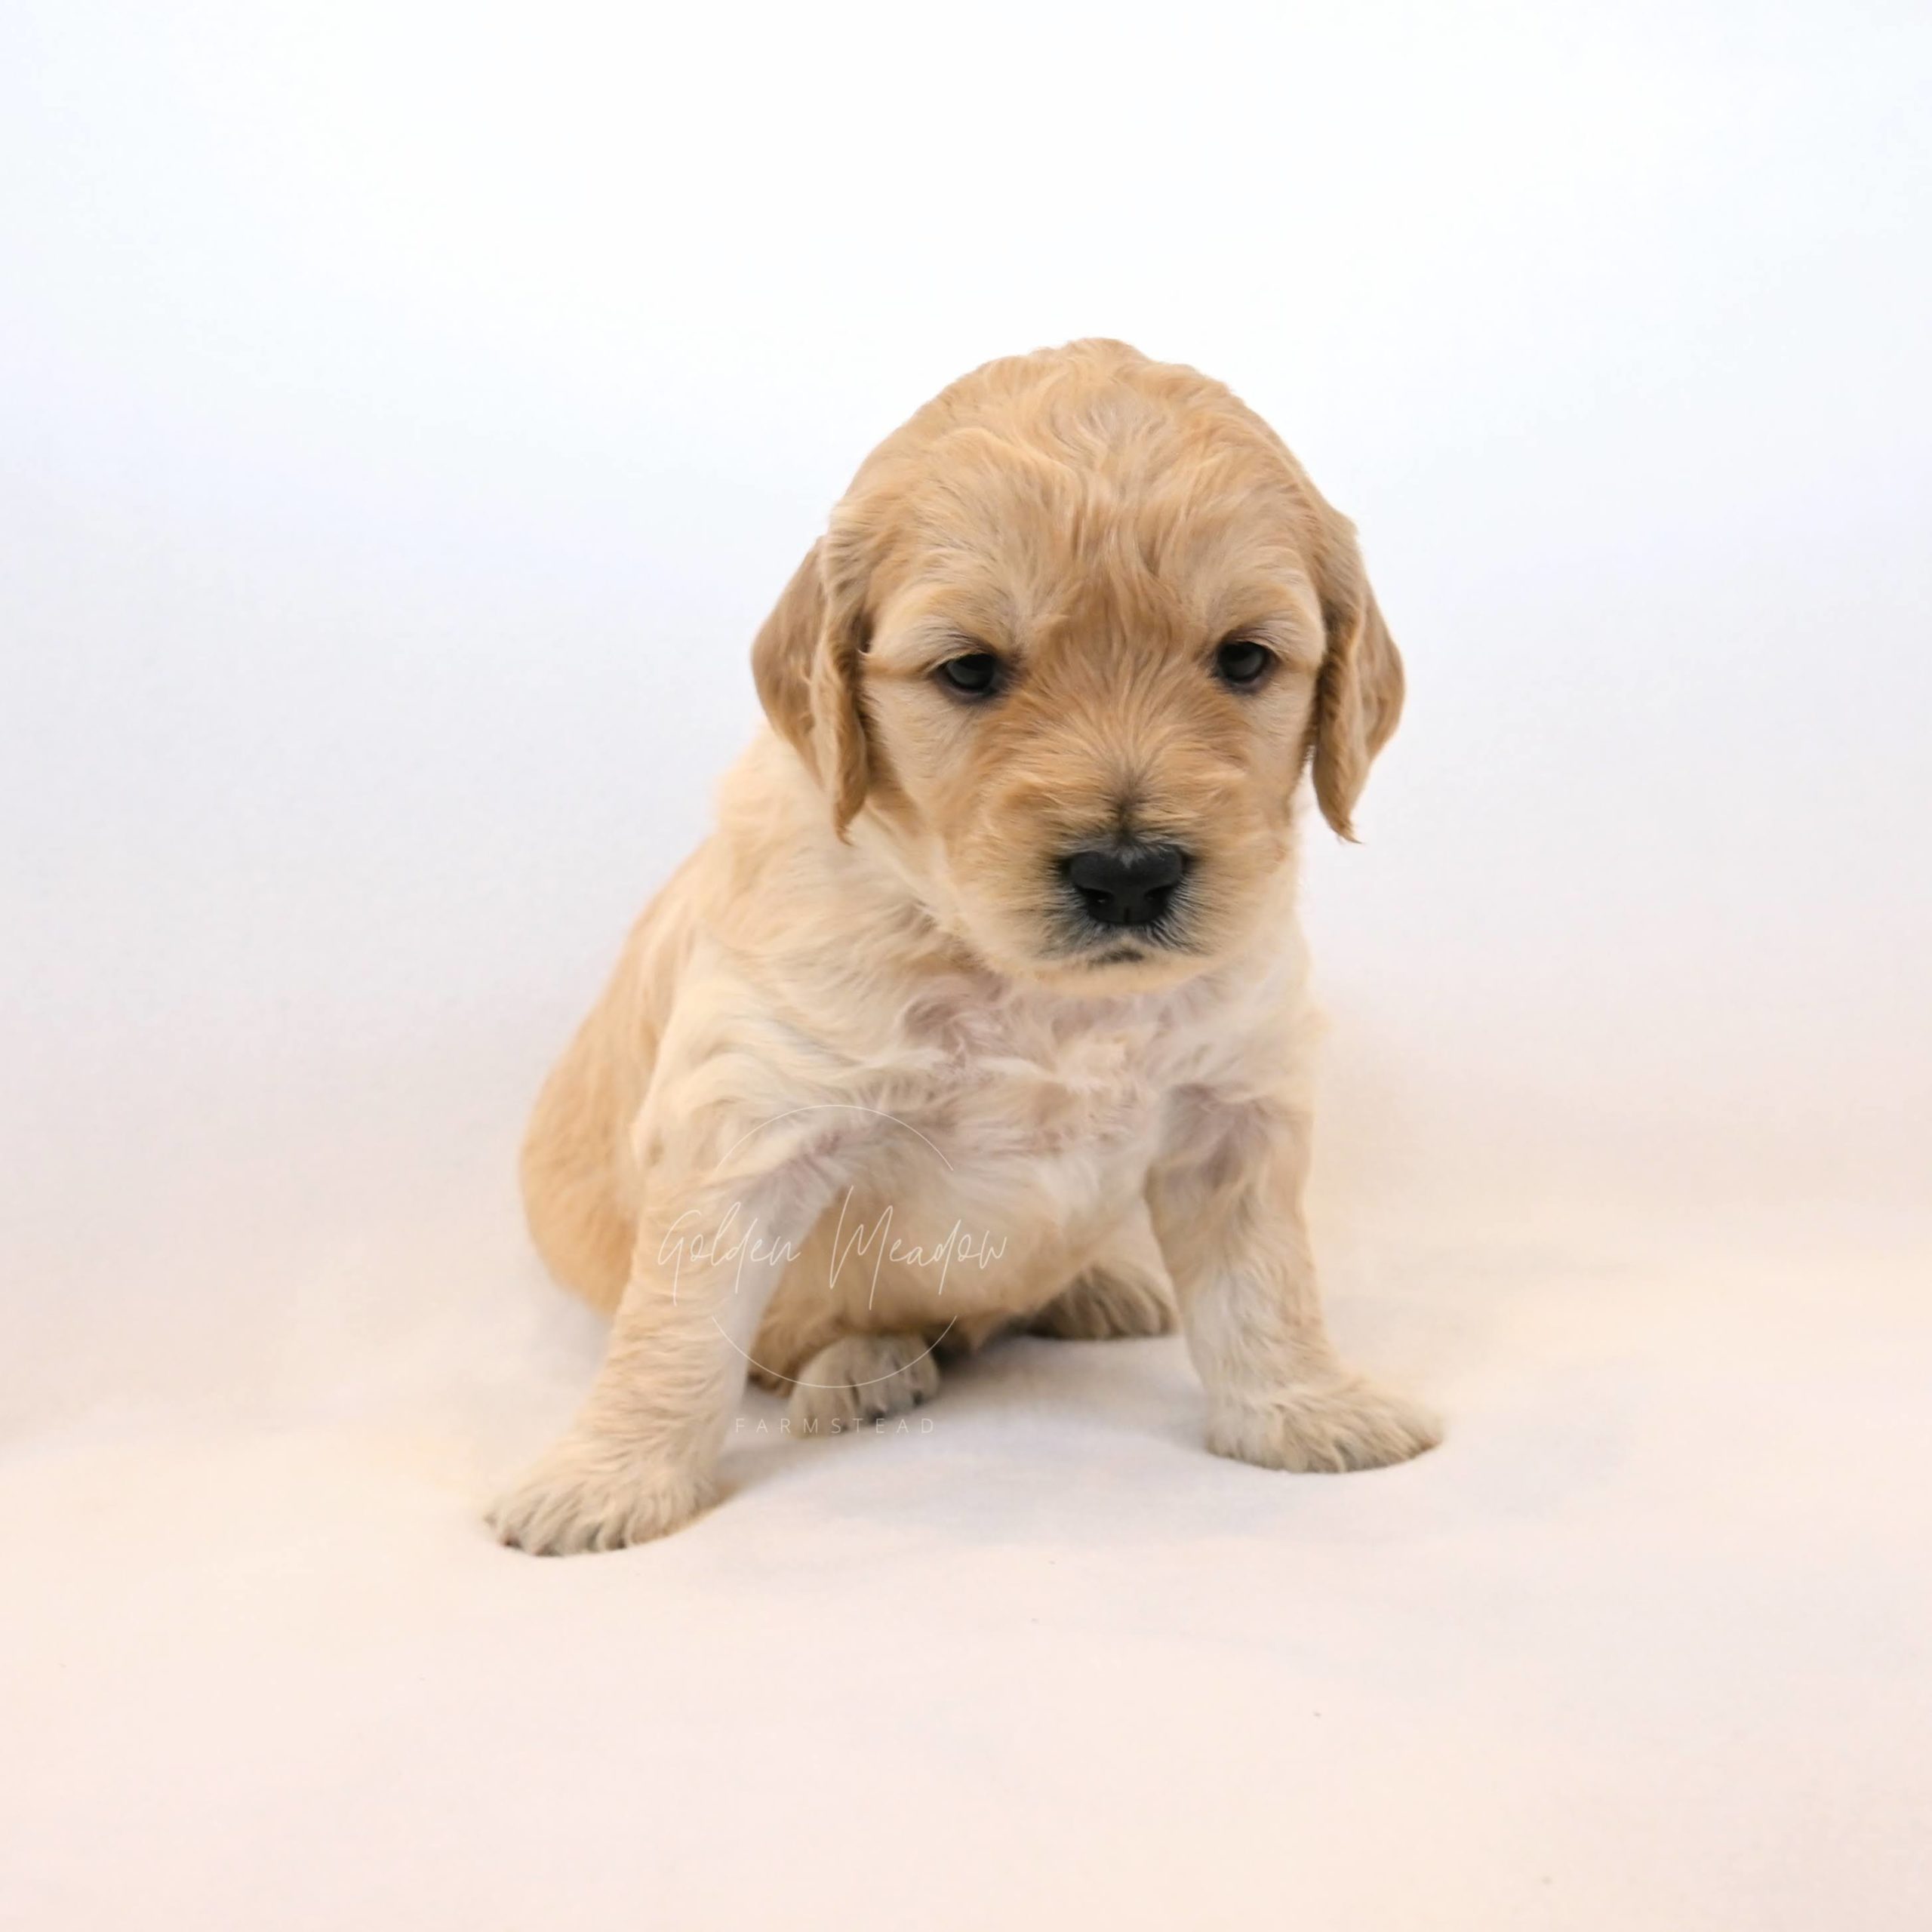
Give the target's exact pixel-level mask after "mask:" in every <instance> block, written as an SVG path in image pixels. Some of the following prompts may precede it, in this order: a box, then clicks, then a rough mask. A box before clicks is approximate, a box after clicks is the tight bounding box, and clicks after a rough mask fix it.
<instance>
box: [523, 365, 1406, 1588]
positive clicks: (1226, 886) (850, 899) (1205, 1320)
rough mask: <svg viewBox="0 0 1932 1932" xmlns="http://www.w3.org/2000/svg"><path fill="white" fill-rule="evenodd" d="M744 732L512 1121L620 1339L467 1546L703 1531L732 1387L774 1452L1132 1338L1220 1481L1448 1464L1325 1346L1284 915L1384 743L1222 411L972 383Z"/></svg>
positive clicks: (878, 463)
mask: <svg viewBox="0 0 1932 1932" xmlns="http://www.w3.org/2000/svg"><path fill="white" fill-rule="evenodd" d="M752 665H753V669H754V670H755V674H756V678H757V683H758V694H759V697H760V699H761V701H762V703H763V706H764V710H765V712H766V714H767V716H768V719H769V721H770V729H768V730H767V731H761V733H760V734H759V735H758V738H757V739H756V740H755V742H754V743H753V744H752V746H751V748H750V749H749V751H748V752H746V754H745V755H744V757H743V759H742V760H741V761H740V763H739V764H738V765H737V768H736V769H735V770H734V771H733V772H732V773H731V775H730V776H729V777H728V779H727V780H726V781H725V783H724V787H723V789H722V792H721V797H720V801H719V808H718V828H717V829H716V831H715V832H714V833H713V834H712V835H711V837H710V838H709V839H707V840H706V842H705V843H704V844H703V845H702V846H701V847H700V848H699V849H698V851H697V852H696V853H695V854H694V855H693V856H692V857H691V858H690V859H689V860H687V861H686V863H685V865H684V866H683V868H682V869H681V870H680V871H679V872H678V873H677V874H676V875H675V876H674V877H673V878H672V880H671V881H670V883H669V884H668V885H666V887H665V888H664V890H663V892H662V893H661V894H660V895H659V896H658V897H657V900H656V902H655V903H654V904H653V905H652V906H651V908H650V909H649V910H648V912H645V915H644V917H643V918H641V920H640V921H638V924H637V926H636V928H635V929H634V931H632V934H631V935H630V937H629V942H628V943H627V944H626V946H625V948H624V951H623V956H622V958H620V961H619V962H618V965H617V971H616V974H615V975H614V977H613V978H612V980H611V983H610V984H609V986H608V987H607V989H605V993H604V995H603V997H602V998H601V1000H600V1001H598V1004H597V1005H596V1006H595V1008H594V1009H593V1010H592V1012H591V1014H590V1015H589V1018H588V1019H586V1020H585V1022H584V1023H583V1026H582V1028H581V1029H580V1031H579V1032H578V1034H577V1037H576V1038H575V1039H574V1041H572V1043H571V1046H570V1048H569V1049H568V1051H567V1052H566V1053H565V1055H564V1057H563V1059H562V1060H561V1063H559V1064H558V1066H557V1068H556V1069H555V1072H552V1075H550V1078H549V1081H548V1083H547V1084H546V1086H545V1088H543V1094H542V1096H541V1097H540V1100H538V1102H537V1109H536V1113H535V1117H534V1119H533V1120H532V1121H531V1126H530V1131H529V1135H528V1140H527V1143H526V1144H525V1149H524V1154H523V1163H522V1178H523V1187H524V1196H525V1204H526V1207H527V1209H528V1214H529V1219H530V1225H531V1231H532V1232H533V1234H534V1237H535V1238H536V1241H537V1246H538V1247H539V1249H540V1251H542V1254H543V1257H544V1259H545V1260H546V1262H547V1263H548V1264H549V1267H550V1268H551V1269H552V1272H554V1273H555V1275H557V1277H558V1278H559V1279H560V1280H561V1281H564V1282H565V1283H566V1284H568V1285H569V1286H570V1287H572V1288H574V1289H575V1290H577V1291H578V1292H579V1293H580V1294H583V1295H584V1296H585V1297H587V1298H588V1299H589V1300H591V1301H592V1303H595V1305H596V1306H598V1307H599V1308H601V1309H606V1310H608V1311H609V1312H610V1313H611V1315H612V1316H613V1323H612V1327H611V1340H610V1345H609V1349H608V1353H607V1355H606V1356H605V1361H604V1364H603V1367H602V1368H601V1371H600V1372H599V1374H598V1377H597V1380H596V1383H595V1386H594V1388H593V1389H592V1392H591V1393H590V1395H589V1398H588V1399H587V1401H586V1402H585V1404H584V1406H583V1409H582V1411H581V1412H580V1414H579V1415H578V1417H577V1420H576V1421H575V1422H574V1424H573V1425H572V1426H571V1429H569V1431H568V1433H567V1434H566V1435H565V1436H564V1438H563V1439H562V1440H561V1441H560V1442H558V1444H556V1446H555V1447H554V1448H552V1450H551V1451H549V1454H547V1455H546V1456H545V1457H543V1460H541V1461H540V1463H538V1464H537V1466H536V1467H535V1468H534V1469H533V1470H531V1472H530V1473H529V1474H528V1475H527V1476H526V1477H525V1479H524V1480H523V1481H522V1482H521V1483H520V1484H518V1486H517V1487H515V1488H514V1489H513V1490H512V1491H511V1492H510V1493H509V1494H508V1495H507V1496H506V1497H503V1500H501V1501H500V1503H498V1504H497V1507H496V1509H495V1512H494V1517H493V1521H494V1524H495V1527H496V1528H497V1532H498V1534H500V1536H501V1537H502V1538H503V1540H504V1541H505V1542H506V1543H512V1544H514V1545H515V1546H518V1547H519V1548H521V1549H527V1550H531V1551H535V1552H544V1553H560V1552H569V1551H576V1550H589V1549H616V1548H618V1547H620V1546H623V1545H624V1544H627V1543H636V1542H638V1541H641V1540H644V1539H645V1538H648V1537H657V1536H662V1535H663V1534H665V1533H666V1531H671V1530H674V1529H676V1528H677V1527H678V1526H679V1525H680V1524H683V1523H685V1522H687V1521H689V1520H690V1519H691V1517H692V1516H693V1515H695V1514H696V1513H697V1512H698V1511H699V1510H700V1509H703V1507H704V1506H705V1505H706V1503H707V1502H708V1501H709V1500H710V1498H711V1496H712V1486H713V1480H714V1466H715V1461H716V1459H717V1456H718V1451H719V1448H720V1446H721V1437H722V1436H723V1435H724V1432H725V1430H726V1429H727V1427H728V1423H729V1420H730V1418H731V1415H732V1414H733V1412H734V1408H735V1407H736V1404H737V1398H738V1395H739V1392H740V1389H741V1388H742V1386H743V1381H744V1378H745V1377H746V1374H747V1373H748V1372H749V1373H750V1374H754V1375H755V1376H757V1377H759V1378H760V1379H761V1380H764V1381H765V1382H767V1383H770V1384H771V1385H773V1386H779V1387H784V1388H789V1389H790V1391H791V1395H790V1411H789V1414H790V1418H791V1424H792V1427H793V1428H794V1429H795V1431H796V1432H798V1433H800V1434H811V1433H814V1432H820V1433H826V1434H832V1433H837V1432H840V1431H841V1430H843V1429H847V1428H849V1427H851V1426H855V1425H857V1424H859V1423H863V1422H866V1421H867V1420H870V1419H872V1418H876V1417H882V1416H885V1415H888V1414H893V1413H894V1412H896V1411H899V1410H901V1409H903V1408H905V1407H909V1406H910V1405H911V1404H913V1403H915V1402H917V1401H921V1400H923V1399H924V1398H927V1397H928V1396H930V1395H932V1394H933V1393H934V1391H935V1390H936V1389H937V1382H938V1368H937V1357H938V1355H939V1353H940V1346H941V1344H942V1343H943V1344H945V1345H946V1346H952V1345H955V1344H960V1343H964V1344H966V1345H971V1344H972V1343H975V1342H977V1340H980V1339H982V1338H983V1337H985V1336H986V1335H987V1334H990V1333H992V1331H995V1329H998V1328H999V1327H1001V1326H1003V1325H1006V1324H1013V1323H1024V1324H1031V1325H1032V1326H1034V1327H1038V1328H1041V1329H1043V1330H1044V1331H1047V1332H1050V1333H1057V1334H1074V1335H1084V1336H1100V1335H1107V1334H1146V1333H1152V1332H1155V1331H1158V1330H1159V1329H1161V1328H1162V1327H1165V1326H1166V1325H1168V1318H1169V1311H1170V1304H1169V1301H1168V1293H1169V1291H1168V1282H1169V1281H1171V1283H1172V1286H1173V1291H1174V1294H1176V1296H1177V1298H1178V1301H1179V1306H1180V1318H1181V1321H1182V1323H1183V1326H1184V1327H1185V1330H1186V1337H1187V1341H1188V1344H1189V1349H1190V1350H1191V1352H1192V1355H1193V1358H1194V1361H1195V1364H1196V1366H1197V1367H1198V1370H1199V1371H1200V1374H1201V1380H1202V1381H1203V1383H1204V1384H1205V1385H1206V1389H1207V1444H1208V1447H1210V1448H1211V1449H1213V1450H1214V1451H1217V1452H1218V1453H1220V1454H1223V1455H1226V1456H1233V1457H1240V1458H1241V1460H1244V1461H1247V1462H1250V1463H1259V1464H1261V1465H1262V1466H1264V1467H1266V1468H1269V1469H1303V1470H1315V1469H1322V1470H1341V1469H1373V1468H1375V1467H1377V1466H1380V1465H1381V1464H1383V1463H1395V1462H1399V1461H1401V1460H1403V1459H1404V1457H1411V1456H1414V1455H1416V1454H1418V1453H1419V1452H1420V1451H1423V1450H1424V1449H1426V1448H1428V1447H1430V1446H1431V1445H1432V1444H1434V1443H1435V1441H1437V1440H1438V1426H1437V1424H1436V1423H1435V1421H1434V1420H1432V1418H1431V1417H1429V1415H1428V1414H1426V1412H1424V1411H1422V1410H1421V1409H1420V1408H1417V1407H1415V1406H1414V1405H1413V1404H1411V1403H1410V1402H1408V1401H1405V1400H1404V1399H1402V1398H1401V1397H1399V1396H1397V1395H1392V1394H1390V1393H1388V1392H1385V1391H1383V1390H1382V1389H1378V1388H1377V1387H1376V1386H1374V1385H1373V1384H1372V1383H1369V1382H1367V1381H1366V1380H1364V1379H1363V1378H1362V1377H1360V1376H1358V1375H1356V1374H1352V1373H1351V1372H1350V1371H1349V1370H1348V1369H1347V1368H1346V1367H1344V1366H1343V1364H1341V1362H1340V1361H1338V1360H1337V1357H1336V1355H1335V1353H1334V1349H1333V1348H1332V1347H1331V1345H1330V1343H1329V1340H1328V1338H1327V1334H1326V1333H1325V1331H1324V1327H1323V1323H1322V1316H1321V1303H1320V1300H1319V1297H1318V1293H1317V1291H1316V1287H1315V1274H1314V1269H1313V1266H1312V1262H1311V1260H1310V1256H1309V1242H1308V1236H1307V1232H1306V1228H1305V1226H1304V1224H1303V1216H1302V1207H1301V1195H1302V1189H1303V1178H1304V1176H1305V1174H1306V1170H1307V1166H1308V1160H1309V1100H1308V1057H1309V1047H1310V1040H1311V1035H1312V1025H1311V1020H1310V1015H1309V1005H1308V995H1307V992H1306V978H1307V974H1306V964H1305V955H1304V952H1303V946H1302V943H1301V940H1300V937H1299V934H1298V932H1297V928H1296V924H1295V915H1294V890H1295V873H1296V864H1295V812H1296V808H1295V795H1296V792H1297V787H1298V785H1299V781H1300V776H1301V774H1302V773H1303V770H1304V769H1305V768H1312V775H1313V780H1314V786H1313V789H1314V793H1315V798H1316V800H1317V801H1318V803H1319V805H1320V808H1321V812H1322V814H1323V816H1324V817H1326V818H1327V820H1328V822H1329V823H1330V824H1331V826H1333V827H1334V829H1335V830H1336V831H1337V832H1339V833H1340V834H1341V835H1343V837H1344V838H1346V837H1349V836H1351V833H1350V829H1349V814H1351V812H1352V811H1353V810H1354V808H1355V801H1356V798H1357V797H1358V795H1359V793H1360V792H1361V789H1362V785H1363V782H1364V780H1365V779H1366V778H1367V774H1368V768H1369V764H1370V761H1371V759H1372V758H1374V755H1375V754H1376V753H1377V751H1378V750H1379V749H1380V748H1381V746H1382V745H1383V742H1384V741H1385V740H1386V739H1387V737H1389V734H1390V732H1392V731H1393V730H1394V729H1395V721H1396V718H1397V715H1398V712H1400V710H1401V701H1402V670H1401V660H1399V658H1398V657H1397V655H1396V652H1395V646H1394V645H1393V644H1392V642H1391V641H1390V639H1389V633H1388V631H1387V630H1386V628H1385V627H1384V626H1383V621H1382V618H1381V616H1380V613H1379V612H1378V611H1377V608H1376V604H1375V599H1374V596H1373V595H1371V592H1370V589H1369V587H1368V584H1367V580H1366V579H1365V578H1364V575H1363V572H1362V565H1361V558H1360V556H1359V555H1358V552H1357V549H1356V546H1355V534H1354V531H1353V529H1352V527H1351V526H1350V525H1349V523H1348V522H1347V521H1346V519H1345V518H1343V517H1341V516H1340V515H1337V512H1335V511H1334V510H1333V509H1331V508H1330V507H1329V506H1328V505H1327V503H1325V502H1324V500H1323V499H1322V498H1321V497H1320V496H1319V495H1318V494H1317V493H1316V491H1315V489H1314V488H1313V486H1312V485H1311V484H1310V483H1309V481H1308V478H1306V476H1305V475H1303V472H1302V470H1301V469H1300V466H1299V465H1298V464H1297V463H1296V461H1295V460H1294V458H1293V457H1291V455H1290V454H1288V452H1287V450H1286V449H1285V448H1284V447H1283V446H1282V445H1281V442H1280V441H1279V440H1278V438H1276V437H1275V435H1274V433H1273V432H1272V431H1271V430H1270V429H1269V428H1268V427H1267V426H1266V424H1264V423H1263V422H1262V421H1261V420H1260V419H1259V418H1258V417H1256V416H1255V415H1254V414H1252V413H1251V411H1248V410H1247V409H1246V408H1244V407H1243V406H1242V405H1241V403H1239V402H1238V401H1236V400H1235V398H1234V397H1233V396H1232V395H1231V394H1229V392H1228V391H1227V390H1226V389H1224V388H1223V387H1222V386H1221V385H1220V384H1219V383H1215V382H1213V381H1211V380H1208V379H1207V378H1206V377H1202V376H1201V375H1199V374H1196V373H1195V371H1192V370H1191V369H1186V368H1177V367H1174V366H1171V365H1166V364H1162V363H1158V362H1152V361H1148V360H1147V359H1146V358H1145V357H1143V356H1142V355H1139V354H1138V353H1137V352H1135V351H1134V350H1133V349H1129V348H1128V347H1126V346H1124V345H1123V344H1121V343H1113V342H1103V341H1092V342H1080V343H1073V344H1072V345H1071V346H1068V347H1066V348H1064V349H1054V350H1051V351H1047V352H1042V353H1040V354H1038V355H1024V356H1018V357H1014V358H1010V359H1008V360H1006V361H998V362H992V363H989V364H988V365H986V367H985V368H982V369H980V370H977V371H975V372H974V374H971V375H969V376H968V377H964V379H963V380H961V381H959V382H958V383H954V384H953V386H952V387H951V388H949V389H946V391H944V392H943V393H942V394H941V395H939V396H938V397H937V398H935V399H934V401H931V402H930V403H928V405H926V406H925V408H923V409H921V411H919V412H918V414H917V415H915V416H914V417H912V420H911V421H910V422H909V423H906V425H905V426H904V427H903V428H902V429H899V430H898V431H897V432H895V433H894V435H891V436H889V437H888V438H887V439H886V441H884V443H882V444H881V445H880V446H879V448H878V449H876V450H875V451H873V453H872V455H871V456H870V457H868V458H867V459H866V462H865V463H864V465H863V467H862V468H861V469H860V471H859V473H858V475H857V478H855V480H854V482H853V485H852V486H851V489H850V491H848V493H847V494H846V495H845V497H844V499H843V500H841V502H840V503H839V504H838V507H837V508H836V509H835V510H834V512H832V519H831V525H830V528H829V530H828V531H826V534H825V535H824V536H823V537H821V538H820V540H819V541H818V542H817V543H816V544H814V546H813V547H812V549H811V552H809V553H808V555H807V556H806V558H805V559H804V562H803V563H802V564H801V565H800V566H799V567H798V571H797V573H796V574H795V575H794V577H792V580H791V582H790V583H789V585H788V586H786V589H785V591H784V593H783V595H782V596H781V597H780V599H779V601H778V605H777V608H776V609H775V610H774V611H773V612H772V614H771V617H770V618H769V620H768V621H767V623H765V626H764V629H763V630H762V631H761V632H760V633H759V635H758V639H757V641H756V643H755V645H754V647H753V651H752Z"/></svg>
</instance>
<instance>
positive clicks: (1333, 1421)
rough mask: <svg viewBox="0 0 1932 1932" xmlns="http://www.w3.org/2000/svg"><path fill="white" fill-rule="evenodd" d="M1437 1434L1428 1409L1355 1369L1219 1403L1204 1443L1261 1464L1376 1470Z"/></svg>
mask: <svg viewBox="0 0 1932 1932" xmlns="http://www.w3.org/2000/svg"><path fill="white" fill-rule="evenodd" d="M1441 1440H1442V1425H1441V1423H1440V1422H1439V1421H1438V1420H1437V1419H1436V1417H1435V1416H1434V1415H1432V1414H1431V1413H1430V1412H1429V1411H1428V1410H1427V1409H1426V1408H1424V1407H1423V1406H1422V1405H1421V1404H1420V1403H1418V1402H1411V1401H1408V1400H1407V1398H1405V1397H1404V1396H1401V1395H1391V1394H1389V1392H1387V1391H1386V1389H1378V1388H1377V1387H1376V1386H1375V1384H1374V1383H1372V1382H1370V1381H1368V1380H1366V1379H1365V1378H1364V1377H1361V1376H1358V1375H1348V1376H1342V1377H1337V1379H1336V1380H1334V1381H1331V1382H1319V1383H1309V1384H1308V1385H1306V1386H1302V1387H1300V1388H1294V1389H1284V1390H1283V1392H1281V1394H1280V1395H1278V1396H1275V1397H1272V1398H1270V1399H1269V1400H1268V1401H1265V1402H1244V1403H1240V1404H1234V1403H1229V1404H1217V1405H1216V1407H1215V1409H1214V1414H1213V1415H1212V1417H1211V1419H1210V1420H1209V1423H1208V1426H1207V1446H1208V1447H1209V1448H1211V1450H1213V1451H1214V1453H1215V1454H1216V1455H1217V1456H1232V1457H1235V1458H1236V1459H1237V1460H1238V1461H1241V1462H1244V1463H1259V1464H1260V1466H1261V1467H1262V1468H1263V1469H1297V1470H1302V1471H1325V1472H1331V1473H1334V1472H1340V1471H1342V1470H1346V1469H1381V1468H1383V1466H1385V1465H1386V1464H1388V1463H1406V1462H1407V1460H1409V1458H1410V1457H1411V1456H1420V1454H1422V1453H1423V1451H1424V1450H1425V1449H1433V1448H1434V1447H1435V1445H1436V1444H1438V1442H1440V1441H1441Z"/></svg>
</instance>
